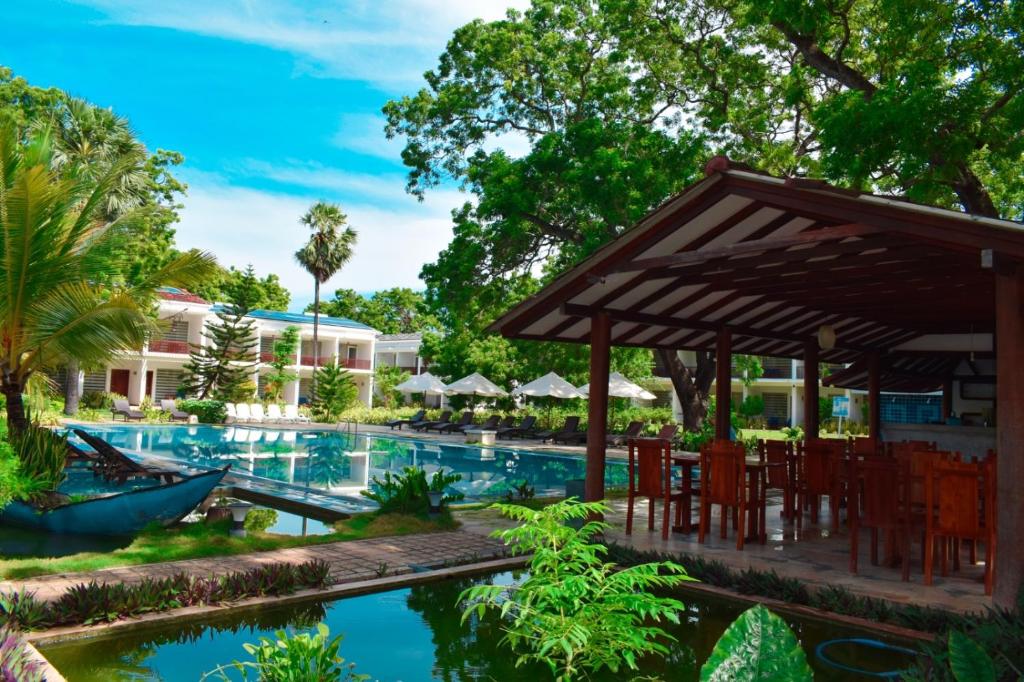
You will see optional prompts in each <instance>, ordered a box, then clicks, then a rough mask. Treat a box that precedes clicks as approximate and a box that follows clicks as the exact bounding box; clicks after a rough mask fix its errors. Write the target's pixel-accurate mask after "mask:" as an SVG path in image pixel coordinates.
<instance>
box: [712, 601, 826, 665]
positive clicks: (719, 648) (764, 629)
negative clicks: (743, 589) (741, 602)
mask: <svg viewBox="0 0 1024 682" xmlns="http://www.w3.org/2000/svg"><path fill="white" fill-rule="evenodd" d="M700 679H701V682H753V681H754V680H779V681H780V682H781V681H783V680H785V681H786V682H791V681H793V682H795V681H798V680H813V679H814V675H813V673H812V672H811V668H810V666H808V665H807V658H806V656H804V651H803V649H801V648H800V642H799V641H797V638H796V636H795V635H794V634H793V631H792V630H790V629H789V626H788V625H786V622H785V621H784V620H782V619H781V618H779V617H778V616H777V615H775V614H774V613H772V612H771V611H769V610H768V609H766V608H765V607H763V606H761V605H760V604H758V605H757V606H755V607H754V608H752V609H748V610H747V611H744V612H743V613H742V614H740V617H739V618H737V619H736V620H735V621H733V623H732V624H731V625H730V626H729V627H728V628H727V629H726V631H725V632H723V633H722V636H721V637H720V638H719V640H718V642H717V643H716V644H715V648H714V650H713V651H712V652H711V656H710V657H709V658H708V660H707V662H706V663H705V664H704V667H702V668H701V669H700Z"/></svg>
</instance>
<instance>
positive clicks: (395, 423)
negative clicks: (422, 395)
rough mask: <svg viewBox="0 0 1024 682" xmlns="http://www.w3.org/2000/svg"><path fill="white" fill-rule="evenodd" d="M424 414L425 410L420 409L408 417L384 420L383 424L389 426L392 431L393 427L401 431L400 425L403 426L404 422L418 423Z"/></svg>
mask: <svg viewBox="0 0 1024 682" xmlns="http://www.w3.org/2000/svg"><path fill="white" fill-rule="evenodd" d="M426 414H427V411H426V410H420V411H419V412H417V413H416V414H414V415H413V416H412V417H411V418H410V419H392V420H391V421H389V422H386V423H385V424H384V426H389V427H391V430H392V431H394V430H395V427H398V430H399V431H401V430H402V427H403V426H405V425H406V424H409V425H412V424H418V423H419V422H421V421H423V417H424V416H426Z"/></svg>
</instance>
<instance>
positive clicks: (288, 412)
mask: <svg viewBox="0 0 1024 682" xmlns="http://www.w3.org/2000/svg"><path fill="white" fill-rule="evenodd" d="M284 418H285V420H287V421H290V422H300V423H302V424H308V423H309V417H307V416H306V415H304V414H300V413H299V408H298V406H296V405H285V406H284Z"/></svg>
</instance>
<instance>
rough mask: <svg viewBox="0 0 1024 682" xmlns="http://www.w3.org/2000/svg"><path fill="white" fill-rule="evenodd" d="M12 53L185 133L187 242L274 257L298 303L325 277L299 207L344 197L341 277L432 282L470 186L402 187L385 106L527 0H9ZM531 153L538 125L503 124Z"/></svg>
mask: <svg viewBox="0 0 1024 682" xmlns="http://www.w3.org/2000/svg"><path fill="white" fill-rule="evenodd" d="M4 4H5V11H4V22H2V23H0V64H3V65H5V66H8V67H11V68H12V69H13V70H14V72H15V73H16V74H17V75H20V76H23V77H25V78H27V79H28V80H29V81H30V82H31V83H33V84H35V85H40V86H56V87H60V88H63V89H65V90H68V91H69V92H71V93H72V94H74V95H77V96H80V97H84V98H86V99H88V100H90V101H92V102H95V103H97V104H100V105H102V106H109V107H113V108H114V110H116V111H117V112H118V113H120V114H122V115H124V116H127V117H128V118H129V119H130V120H131V122H132V126H133V127H134V128H135V130H136V132H137V133H138V134H139V136H140V137H141V139H142V140H143V141H144V142H145V143H146V144H147V145H148V146H149V147H150V148H151V149H156V148H158V147H159V148H165V149H174V150H177V151H180V152H182V153H183V154H184V155H185V158H186V161H185V164H184V166H183V167H181V168H180V169H179V172H178V175H179V176H180V177H181V178H182V179H184V180H185V181H186V182H187V183H188V184H189V194H188V197H187V198H186V199H185V201H184V203H185V209H184V210H183V211H182V220H181V223H180V224H179V225H178V227H177V231H178V244H179V246H181V247H199V248H203V249H208V250H210V251H213V252H214V253H215V254H217V256H218V258H219V259H220V260H221V262H222V263H224V264H225V265H235V266H244V265H245V264H247V263H250V262H251V263H252V264H253V265H254V266H255V267H256V269H257V270H258V271H260V272H261V273H266V272H276V273H277V274H278V275H279V276H280V277H281V279H282V281H283V282H284V284H285V286H287V287H288V288H289V289H290V290H291V291H292V294H293V307H294V308H296V309H299V308H301V307H302V306H303V305H304V304H305V303H306V302H307V301H308V300H310V299H311V297H312V283H311V282H310V281H308V279H309V278H308V276H307V275H305V273H303V272H302V271H301V270H300V269H299V268H298V266H296V265H295V264H294V261H293V259H292V255H291V254H292V253H293V252H294V251H295V249H296V248H297V247H298V245H299V244H300V243H301V242H302V241H303V240H304V239H305V237H306V234H307V233H306V232H305V231H304V228H302V226H300V225H299V224H298V218H299V216H300V215H301V214H302V213H303V211H304V210H305V209H306V208H307V207H308V205H309V204H310V203H312V202H313V201H315V200H317V199H326V200H329V201H336V202H338V203H340V204H341V205H342V207H343V208H344V209H345V211H346V212H347V213H348V214H349V218H350V222H351V224H352V225H353V227H355V228H356V230H357V231H358V232H359V235H360V240H359V245H358V247H357V251H356V255H355V257H354V258H353V259H352V261H351V262H350V263H349V265H348V266H347V267H346V268H345V269H344V270H343V271H342V272H341V273H339V275H337V276H336V277H335V278H333V279H332V280H331V281H330V282H329V283H328V284H327V286H326V288H327V290H328V291H332V290H333V288H335V287H349V288H352V289H356V290H357V291H361V292H369V291H374V290H377V289H382V288H387V287H391V286H410V287H413V288H422V283H421V282H419V280H418V274H419V271H420V267H421V266H422V264H423V263H424V262H428V261H430V260H433V258H434V256H435V255H436V254H437V252H438V251H439V250H440V249H441V248H443V247H444V245H445V244H446V243H447V242H448V239H449V238H450V236H451V225H450V217H449V212H450V210H451V208H452V207H454V206H456V205H458V204H460V203H462V202H463V201H466V200H467V198H468V197H467V196H466V195H463V194H460V193H459V192H458V191H457V190H455V189H454V188H442V189H439V190H437V191H435V192H433V193H431V194H430V195H428V197H427V200H426V201H425V202H417V201H416V200H415V199H413V198H412V197H410V196H408V195H406V194H405V192H404V183H405V179H404V169H403V167H402V165H401V160H400V157H399V153H400V150H401V142H400V141H389V140H387V139H386V138H385V137H384V134H383V132H382V125H383V119H382V117H381V115H380V108H381V106H382V105H383V104H384V103H385V102H386V101H387V100H388V99H390V98H392V97H395V96H400V95H402V94H411V93H413V92H415V91H416V89H418V88H419V87H421V85H422V73H423V72H424V71H426V70H427V69H430V68H432V67H433V66H434V65H435V63H436V59H437V56H438V55H439V54H440V53H441V51H442V50H443V49H444V45H445V42H446V40H447V39H448V37H449V35H450V34H451V31H452V30H453V29H454V28H456V27H457V26H459V25H461V24H463V23H465V22H467V21H470V20H472V19H473V18H476V17H481V18H484V19H496V18H499V17H500V16H502V15H503V14H504V12H505V8H506V7H507V6H509V5H510V4H518V5H519V6H522V5H523V4H524V3H523V2H522V0H508V1H506V0H497V1H494V2H490V1H488V0H481V1H478V2H474V1H472V0H445V1H444V2H436V1H435V0H383V1H380V0H377V1H376V2H370V1H364V0H350V1H345V0H341V1H336V2H304V1H302V0H294V1H293V2H288V1H286V0H275V1H265V2H261V1H257V0H251V1H248V2H246V1H244V0H241V1H233V0H177V1H175V0H81V1H79V2H58V1H55V0H7V2H5V3H4ZM498 144H502V146H505V147H506V148H508V149H509V151H511V152H513V153H515V152H517V151H521V149H522V145H523V142H522V141H521V140H515V139H505V140H503V141H499V142H498Z"/></svg>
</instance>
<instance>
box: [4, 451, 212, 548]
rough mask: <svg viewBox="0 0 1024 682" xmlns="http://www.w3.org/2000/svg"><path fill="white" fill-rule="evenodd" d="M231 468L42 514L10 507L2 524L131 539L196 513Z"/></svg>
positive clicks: (14, 505) (28, 507)
mask: <svg viewBox="0 0 1024 682" xmlns="http://www.w3.org/2000/svg"><path fill="white" fill-rule="evenodd" d="M229 468H230V466H226V467H224V468H222V469H214V470H212V471H206V472H203V473H200V474H195V475H193V476H184V477H182V479H181V480H179V481H175V482H173V483H165V484H162V485H157V486H151V487H146V488H138V489H135V490H129V491H127V492H123V493H115V494H113V495H106V496H103V497H96V498H93V499H89V500H83V501H81V502H69V503H68V504H64V505H61V506H59V507H54V508H53V509H48V510H45V511H41V510H39V509H37V508H36V507H33V506H32V505H30V504H26V503H24V502H11V503H10V504H8V505H7V506H6V507H4V509H3V511H0V522H2V523H5V524H9V525H12V526H21V527H23V528H31V529H35V530H42V531H46V532H49V533H69V534H84V535H132V534H134V533H137V532H139V531H140V530H142V529H143V528H145V527H146V526H148V525H150V524H152V523H154V522H156V523H159V524H160V525H162V526H170V525H172V524H174V523H177V522H178V521H180V520H181V519H182V518H184V517H185V516H186V515H187V514H188V513H189V512H191V511H192V510H193V509H195V508H196V507H197V506H199V504H200V503H201V502H202V501H203V500H205V499H206V497H207V496H208V495H209V494H210V493H211V492H212V491H213V489H214V488H216V487H217V485H218V484H219V483H220V482H221V480H222V479H223V478H224V476H225V474H227V472H228V469H229Z"/></svg>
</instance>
